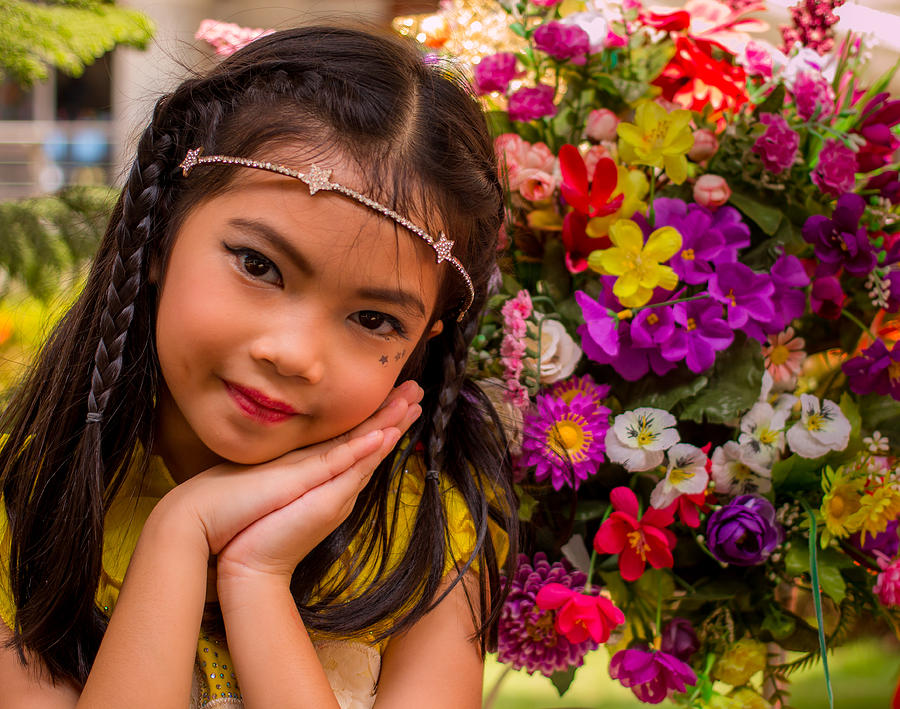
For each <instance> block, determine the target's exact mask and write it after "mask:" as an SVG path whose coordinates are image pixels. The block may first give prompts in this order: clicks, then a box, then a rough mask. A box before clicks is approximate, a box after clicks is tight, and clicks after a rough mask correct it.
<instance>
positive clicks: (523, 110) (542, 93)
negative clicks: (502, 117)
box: [507, 84, 557, 122]
mask: <svg viewBox="0 0 900 709" xmlns="http://www.w3.org/2000/svg"><path fill="white" fill-rule="evenodd" d="M555 94H556V92H555V91H554V89H553V87H552V86H546V85H544V84H541V85H538V86H525V87H522V88H521V89H519V90H518V91H515V92H514V93H512V94H511V95H510V97H509V103H508V104H507V113H508V114H509V118H510V120H513V121H523V122H527V121H534V120H537V119H539V118H547V117H550V116H555V115H556V111H557V107H556V104H554V103H553V97H554V95H555Z"/></svg>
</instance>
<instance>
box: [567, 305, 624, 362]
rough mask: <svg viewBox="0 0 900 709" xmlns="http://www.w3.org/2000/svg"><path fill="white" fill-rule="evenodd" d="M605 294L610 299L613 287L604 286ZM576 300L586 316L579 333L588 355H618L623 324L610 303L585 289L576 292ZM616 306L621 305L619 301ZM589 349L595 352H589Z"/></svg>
mask: <svg viewBox="0 0 900 709" xmlns="http://www.w3.org/2000/svg"><path fill="white" fill-rule="evenodd" d="M603 294H606V295H607V300H609V296H611V295H612V288H611V287H610V288H604V289H603ZM600 297H601V298H603V295H602V294H601V296H600ZM575 302H576V303H578V307H580V308H581V315H582V317H583V318H584V325H579V326H578V334H579V335H581V347H582V349H583V350H584V351H585V353H586V354H587V355H588V357H590V358H591V359H594V358H595V356H597V357H600V358H601V359H605V357H607V356H609V357H615V356H616V355H618V354H619V327H620V325H621V324H620V323H619V321H618V319H617V318H616V317H615V314H614V312H613V310H612V309H611V308H610V307H609V305H608V304H607V303H604V302H602V301H600V300H594V299H593V298H591V296H589V295H588V294H587V293H585V292H584V291H576V292H575ZM616 306H618V307H621V306H619V305H618V302H617V303H616ZM618 307H617V309H618ZM589 349H590V350H591V352H593V353H594V354H589V353H588V350H589ZM603 364H606V362H603Z"/></svg>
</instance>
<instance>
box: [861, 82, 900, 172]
mask: <svg viewBox="0 0 900 709" xmlns="http://www.w3.org/2000/svg"><path fill="white" fill-rule="evenodd" d="M889 98H890V94H889V93H887V92H886V91H885V92H883V93H880V94H878V95H877V96H875V97H874V98H873V99H872V100H871V101H869V102H868V103H867V104H866V105H865V108H863V110H862V111H861V112H860V118H861V119H862V120H861V121H860V123H859V124H858V125H857V128H856V130H857V131H858V132H859V134H860V135H861V136H862V137H863V138H865V140H866V142H865V144H864V145H862V146H861V147H860V149H859V152H858V153H857V154H856V161H857V163H858V165H859V172H871V171H872V170H876V169H878V168H879V167H883V166H884V165H887V164H888V163H889V162H890V161H891V155H893V154H894V151H895V150H896V149H897V147H898V146H900V140H898V139H897V138H896V137H895V136H894V134H893V131H892V130H891V129H892V128H894V127H895V126H896V125H897V124H898V123H900V100H893V101H889V100H888V99H889Z"/></svg>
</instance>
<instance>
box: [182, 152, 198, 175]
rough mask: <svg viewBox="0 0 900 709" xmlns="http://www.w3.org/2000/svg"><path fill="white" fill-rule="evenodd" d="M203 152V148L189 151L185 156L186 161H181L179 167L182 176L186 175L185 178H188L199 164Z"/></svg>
mask: <svg viewBox="0 0 900 709" xmlns="http://www.w3.org/2000/svg"><path fill="white" fill-rule="evenodd" d="M202 152H203V148H194V149H193V150H188V152H187V155H185V156H184V160H182V161H181V165H179V166H178V167H180V168H181V174H182V175H184V177H187V176H188V173H189V172H190V171H191V168H192V167H194V165H196V164H197V163H198V162H199V160H198V158H199V157H200V153H202Z"/></svg>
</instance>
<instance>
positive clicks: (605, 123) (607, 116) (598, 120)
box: [584, 108, 619, 142]
mask: <svg viewBox="0 0 900 709" xmlns="http://www.w3.org/2000/svg"><path fill="white" fill-rule="evenodd" d="M618 125H619V117H618V116H617V115H616V114H615V113H613V112H612V111H610V110H609V109H608V108H595V109H594V110H593V111H591V112H590V113H589V114H588V117H587V122H586V123H585V126H584V134H585V136H586V137H588V138H590V139H591V140H596V141H597V142H601V141H611V140H615V139H616V136H617V135H618V133H616V126H618Z"/></svg>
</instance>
